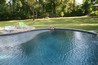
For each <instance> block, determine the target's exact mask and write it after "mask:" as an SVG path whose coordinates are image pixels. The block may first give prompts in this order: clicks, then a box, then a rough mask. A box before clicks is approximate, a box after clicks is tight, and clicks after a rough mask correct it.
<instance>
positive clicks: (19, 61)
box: [0, 30, 98, 65]
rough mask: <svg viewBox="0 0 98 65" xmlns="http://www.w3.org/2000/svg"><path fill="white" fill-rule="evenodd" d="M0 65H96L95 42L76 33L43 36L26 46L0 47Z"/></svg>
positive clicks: (97, 41)
mask: <svg viewBox="0 0 98 65" xmlns="http://www.w3.org/2000/svg"><path fill="white" fill-rule="evenodd" d="M0 65H98V39H97V36H96V35H93V34H89V33H85V32H78V31H67V30H54V31H48V32H44V33H41V34H39V35H37V36H36V37H35V38H34V39H32V40H30V41H29V42H26V43H22V44H20V45H16V46H13V47H0Z"/></svg>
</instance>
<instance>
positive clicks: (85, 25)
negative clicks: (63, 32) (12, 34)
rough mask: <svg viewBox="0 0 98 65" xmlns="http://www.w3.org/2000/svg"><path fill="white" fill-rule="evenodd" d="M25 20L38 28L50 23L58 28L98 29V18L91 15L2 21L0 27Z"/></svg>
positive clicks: (45, 26)
mask: <svg viewBox="0 0 98 65" xmlns="http://www.w3.org/2000/svg"><path fill="white" fill-rule="evenodd" d="M20 21H23V22H25V23H26V24H27V25H29V26H34V27H36V28H47V27H48V26H49V25H53V26H54V27H57V28H75V29H83V30H97V31H98V18H90V17H78V18H77V17H76V18H66V17H65V18H49V19H36V20H35V21H33V20H32V19H28V20H11V21H0V27H4V26H11V25H15V26H17V25H18V22H20Z"/></svg>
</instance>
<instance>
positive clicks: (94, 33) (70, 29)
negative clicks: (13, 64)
mask: <svg viewBox="0 0 98 65" xmlns="http://www.w3.org/2000/svg"><path fill="white" fill-rule="evenodd" d="M40 30H69V31H78V32H84V33H89V34H93V35H97V32H91V31H87V30H80V29H73V28H54V29H49V28H39V29H32V30H27V31H22V32H15V33H8V34H1V35H0V36H8V35H16V34H22V33H26V32H33V31H40Z"/></svg>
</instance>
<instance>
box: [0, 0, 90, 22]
mask: <svg viewBox="0 0 98 65" xmlns="http://www.w3.org/2000/svg"><path fill="white" fill-rule="evenodd" d="M91 11H92V3H91V2H90V1H89V0H85V1H84V3H83V4H81V5H76V4H75V0H10V1H9V2H7V1H6V0H0V20H9V19H26V18H33V19H35V18H42V17H60V16H62V17H64V16H82V15H86V14H89V13H90V12H91Z"/></svg>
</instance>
